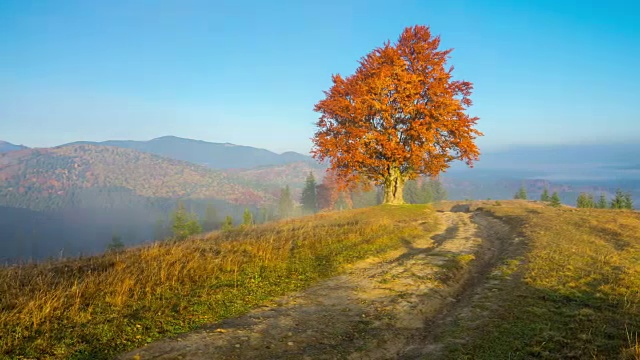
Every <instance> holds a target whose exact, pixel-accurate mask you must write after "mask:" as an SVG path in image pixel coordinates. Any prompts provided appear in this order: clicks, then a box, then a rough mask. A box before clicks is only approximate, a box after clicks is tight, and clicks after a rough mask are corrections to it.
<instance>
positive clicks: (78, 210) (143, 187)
mask: <svg viewBox="0 0 640 360" xmlns="http://www.w3.org/2000/svg"><path fill="white" fill-rule="evenodd" d="M178 199H188V201H189V207H190V209H191V210H192V211H194V212H197V213H200V214H203V213H204V211H205V208H206V207H207V206H208V205H209V204H214V205H215V206H216V207H217V209H218V212H219V214H220V215H221V216H224V215H225V214H228V215H232V216H234V217H238V216H239V214H241V212H242V209H243V208H244V207H254V206H257V205H260V204H264V203H271V202H273V196H272V195H271V194H270V193H268V192H265V191H261V190H256V189H254V188H250V187H248V186H244V185H241V184H240V183H239V181H238V180H237V179H235V178H233V177H232V176H230V175H228V174H225V173H223V172H220V171H215V170H211V169H207V168H205V167H202V166H198V165H194V164H191V163H187V162H183V161H178V160H171V159H167V158H163V157H160V156H156V155H152V154H148V153H143V152H139V151H135V150H131V149H122V148H116V147H108V146H94V145H69V146H62V147H57V148H50V149H30V150H23V151H14V152H10V153H5V154H0V216H1V217H2V218H3V219H4V220H2V221H0V231H1V232H2V234H3V237H2V238H1V239H0V250H1V251H0V261H6V260H12V259H30V258H32V259H42V258H46V257H49V256H59V255H60V254H61V253H62V254H64V255H68V256H76V255H79V254H92V253H96V252H100V251H102V250H104V248H105V246H106V244H107V243H108V242H109V241H110V240H111V238H112V236H119V237H120V238H122V239H123V241H124V242H125V243H126V244H129V245H131V244H137V243H140V242H144V241H150V240H153V239H154V238H156V237H157V236H158V235H155V234H156V233H158V232H160V233H164V232H165V231H163V230H162V231H159V230H158V225H159V224H160V225H162V227H166V226H167V225H166V223H167V221H168V220H167V217H168V214H169V213H170V212H171V211H172V209H173V208H174V207H175V205H176V202H177V200H178ZM28 214H30V215H28ZM9 219H11V220H9ZM33 219H41V220H40V221H34V220H33ZM163 223H164V224H163Z"/></svg>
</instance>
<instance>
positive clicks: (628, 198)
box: [623, 192, 633, 210]
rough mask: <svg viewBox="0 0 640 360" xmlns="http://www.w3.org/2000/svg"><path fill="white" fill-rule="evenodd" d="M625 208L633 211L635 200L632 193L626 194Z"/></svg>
mask: <svg viewBox="0 0 640 360" xmlns="http://www.w3.org/2000/svg"><path fill="white" fill-rule="evenodd" d="M623 208H624V209H627V210H633V198H632V197H631V193H630V192H627V193H625V194H624V201H623Z"/></svg>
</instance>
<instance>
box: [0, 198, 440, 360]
mask: <svg viewBox="0 0 640 360" xmlns="http://www.w3.org/2000/svg"><path fill="white" fill-rule="evenodd" d="M418 220H422V221H421V222H419V221H418ZM435 221H436V220H435V216H434V215H433V212H432V211H431V210H430V209H429V208H428V207H424V206H393V207H387V206H380V207H375V208H369V209H361V210H354V211H348V212H341V213H330V214H321V215H316V216H313V217H306V218H302V219H298V220H291V221H285V222H279V223H274V224H268V225H263V226H257V227H254V228H250V229H245V230H234V231H231V232H226V233H212V234H210V235H208V236H206V237H204V238H199V239H190V240H187V241H183V242H163V243H156V244H153V245H151V246H145V247H140V248H137V249H130V250H128V251H125V252H122V253H118V254H107V255H104V256H98V257H91V258H85V259H78V260H67V261H59V262H49V263H43V264H31V265H23V266H13V267H8V268H2V269H0V295H1V296H0V357H7V358H76V359H79V358H87V359H88V358H91V359H98V358H109V357H112V356H113V355H114V354H117V353H118V352H121V351H124V350H128V349H131V348H135V347H138V346H141V345H143V344H144V343H147V342H150V341H152V340H155V339H158V338H161V337H165V336H168V335H172V334H177V333H181V332H185V331H189V330H191V329H194V328H196V327H198V326H201V325H202V324H205V323H211V322H214V321H218V320H220V319H223V318H226V317H230V316H237V315H239V314H242V313H245V312H247V311H248V310H250V309H251V308H252V307H255V306H258V305H260V304H261V303H264V302H265V301H266V300H267V299H269V298H273V297H275V296H279V295H282V294H284V293H286V292H289V291H294V290H299V289H301V288H304V287H305V286H308V285H310V284H312V283H313V282H314V281H317V280H319V279H322V278H326V277H328V276H332V275H334V274H336V273H338V272H339V271H340V270H341V269H343V268H344V266H345V265H348V264H350V263H353V262H355V261H357V260H359V259H363V258H365V257H368V256H371V255H375V254H378V253H381V252H385V251H388V250H391V249H394V248H397V247H400V246H402V240H403V239H404V240H406V239H409V240H410V239H412V238H414V237H416V236H420V235H421V234H423V231H424V227H425V226H426V227H435V224H434V223H435Z"/></svg>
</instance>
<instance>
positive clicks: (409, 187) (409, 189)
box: [403, 180, 421, 204]
mask: <svg viewBox="0 0 640 360" xmlns="http://www.w3.org/2000/svg"><path fill="white" fill-rule="evenodd" d="M403 196H404V201H405V202H406V203H407V204H420V200H421V199H420V188H419V187H418V182H417V181H416V180H408V181H407V182H405V183H404V189H403Z"/></svg>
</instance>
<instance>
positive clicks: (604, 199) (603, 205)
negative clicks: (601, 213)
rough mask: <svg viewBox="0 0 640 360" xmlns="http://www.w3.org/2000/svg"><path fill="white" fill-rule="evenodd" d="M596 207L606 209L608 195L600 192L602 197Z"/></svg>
mask: <svg viewBox="0 0 640 360" xmlns="http://www.w3.org/2000/svg"><path fill="white" fill-rule="evenodd" d="M596 208H598V209H606V208H607V196H606V195H605V194H604V193H602V194H600V199H599V200H598V203H597V204H596Z"/></svg>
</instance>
